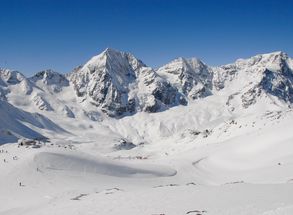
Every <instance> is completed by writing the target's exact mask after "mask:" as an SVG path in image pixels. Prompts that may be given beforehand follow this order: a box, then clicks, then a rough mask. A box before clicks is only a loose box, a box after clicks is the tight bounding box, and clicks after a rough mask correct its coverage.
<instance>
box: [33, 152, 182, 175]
mask: <svg viewBox="0 0 293 215" xmlns="http://www.w3.org/2000/svg"><path fill="white" fill-rule="evenodd" d="M34 161H35V163H36V165H37V167H38V168H39V169H40V170H43V171H47V170H53V171H54V170H55V171H71V172H79V173H81V174H86V173H87V174H88V173H92V174H101V175H109V176H115V177H147V178H148V177H169V176H174V175H176V170H173V169H171V168H169V167H165V166H159V165H150V164H149V165H146V164H143V165H134V164H127V163H123V162H115V161H111V160H107V159H105V158H102V157H97V156H96V157H91V156H88V155H80V154H73V153H71V154H65V153H64V154H61V153H50V152H42V153H39V154H37V155H35V157H34Z"/></svg>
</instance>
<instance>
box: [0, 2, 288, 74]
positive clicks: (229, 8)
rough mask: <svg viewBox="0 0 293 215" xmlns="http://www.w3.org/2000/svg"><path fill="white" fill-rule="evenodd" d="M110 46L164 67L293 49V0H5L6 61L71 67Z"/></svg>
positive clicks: (1, 20) (0, 53)
mask: <svg viewBox="0 0 293 215" xmlns="http://www.w3.org/2000/svg"><path fill="white" fill-rule="evenodd" d="M106 47H111V48H114V49H118V50H122V51H128V52H131V53H133V54H134V55H135V56H137V57H138V58H140V59H142V60H143V61H144V62H145V63H146V64H148V65H150V66H152V67H158V66H160V65H163V64H165V63H167V62H169V61H170V60H172V59H174V58H176V57H179V56H183V57H198V58H200V59H202V60H203V61H204V62H206V63H207V64H210V65H220V64H225V63H230V62H233V61H234V60H235V59H236V58H240V57H242V58H244V57H249V56H252V55H255V54H258V53H265V52H271V51H277V50H282V51H285V52H287V53H288V54H289V55H291V56H293V1H292V0H263V1H260V0H226V1H225V0H222V1H220V0H201V1H197V0H176V1H175V0H144V1H143V0H132V1H131V0H124V1H123V0H105V1H98V0H96V1H94V0H0V67H8V68H11V69H17V70H20V71H22V72H23V73H25V74H26V75H31V74H33V73H35V72H37V71H40V70H42V69H47V68H52V69H54V70H56V71H59V72H68V71H71V70H72V69H73V68H74V67H76V66H78V65H80V64H83V63H85V62H86V61H87V60H88V59H89V58H90V57H91V56H93V55H96V54H98V53H100V52H101V51H102V50H104V49H105V48H106Z"/></svg>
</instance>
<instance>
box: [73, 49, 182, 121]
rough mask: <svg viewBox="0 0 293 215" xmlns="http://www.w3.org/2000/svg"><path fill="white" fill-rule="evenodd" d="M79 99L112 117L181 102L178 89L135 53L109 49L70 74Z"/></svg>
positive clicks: (153, 110) (151, 110)
mask: <svg viewBox="0 0 293 215" xmlns="http://www.w3.org/2000/svg"><path fill="white" fill-rule="evenodd" d="M70 81H71V82H72V84H73V86H74V89H75V91H76V94H77V96H78V97H82V98H83V101H85V100H86V99H89V100H90V102H91V103H93V104H94V105H96V106H97V107H100V108H102V110H103V111H104V112H106V113H107V114H109V115H111V116H120V115H123V114H126V113H133V112H135V111H138V110H146V111H150V112H155V111H157V110H159V109H161V108H165V107H166V106H169V105H171V106H172V105H175V103H177V100H178V98H177V97H178V96H177V89H176V88H174V87H172V86H171V85H170V84H169V83H168V82H167V81H166V80H163V79H161V78H160V77H158V75H157V73H156V72H155V71H154V70H153V69H151V68H150V67H147V66H146V65H145V64H144V63H142V61H140V60H138V59H137V58H135V57H134V56H133V55H132V54H129V53H126V52H119V51H116V50H113V49H109V48H108V49H106V50H105V51H103V52H102V53H101V54H99V55H97V56H95V57H93V58H91V59H90V60H89V61H88V62H87V63H86V64H85V65H84V66H81V67H80V68H78V69H76V70H75V71H74V72H72V73H71V74H70Z"/></svg>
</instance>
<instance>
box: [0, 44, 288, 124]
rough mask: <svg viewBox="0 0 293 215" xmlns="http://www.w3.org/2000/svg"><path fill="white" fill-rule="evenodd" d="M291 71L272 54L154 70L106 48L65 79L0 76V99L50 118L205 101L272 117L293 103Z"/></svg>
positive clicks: (181, 62) (49, 74) (179, 62)
mask: <svg viewBox="0 0 293 215" xmlns="http://www.w3.org/2000/svg"><path fill="white" fill-rule="evenodd" d="M292 65H293V63H292V59H291V58H289V57H288V56H287V54H285V53H283V52H274V53H269V54H262V55H256V56H254V57H251V58H249V59H239V60H237V61H236V62H235V63H233V64H228V65H224V66H220V67H210V66H208V65H206V64H205V63H203V62H202V61H200V60H199V59H196V58H191V59H184V58H178V59H175V60H174V61H172V62H170V63H168V64H166V65H164V66H162V67H160V68H159V69H157V70H154V69H152V68H150V67H148V66H146V65H145V64H144V63H143V62H142V61H141V60H138V59H137V58H136V57H134V56H133V55H132V54H130V53H126V52H120V51H117V50H114V49H109V48H108V49H106V50H105V51H103V52H102V53H101V54H99V55H97V56H94V57H92V58H91V59H90V60H89V61H88V62H87V63H85V64H84V65H82V66H79V67H77V68H76V69H74V70H73V71H72V72H71V73H69V74H66V75H63V74H59V73H57V72H55V71H52V70H44V71H41V72H39V73H37V74H36V75H34V76H33V77H30V78H26V77H25V76H24V75H23V74H21V73H20V72H18V71H11V70H8V69H1V70H0V98H1V100H2V101H3V102H4V101H5V102H7V103H9V104H10V105H12V106H15V108H18V109H22V110H24V111H27V112H31V113H35V112H37V113H39V114H41V115H43V116H44V117H48V118H50V119H51V118H52V117H53V118H54V117H55V116H58V118H65V119H68V118H72V119H76V120H84V119H85V120H94V121H102V120H104V119H107V117H114V118H121V117H125V116H131V115H135V114H138V113H140V112H151V113H155V112H162V111H168V109H170V108H171V109H172V107H173V108H174V107H176V106H186V105H187V106H190V104H192V103H197V102H201V101H205V100H207V99H209V100H213V101H217V102H218V101H220V103H221V105H224V110H227V111H232V112H235V114H237V113H242V111H243V110H245V109H247V112H249V109H254V108H257V107H259V108H264V107H265V109H267V110H275V109H278V108H287V107H290V106H291V103H292V102H293V73H292V71H293V66H292ZM207 109H208V107H207Z"/></svg>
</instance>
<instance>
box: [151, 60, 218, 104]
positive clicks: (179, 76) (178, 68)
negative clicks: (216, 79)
mask: <svg viewBox="0 0 293 215" xmlns="http://www.w3.org/2000/svg"><path fill="white" fill-rule="evenodd" d="M157 73H158V74H160V75H161V76H162V77H164V78H166V79H167V80H168V81H169V82H170V83H172V85H174V86H175V87H176V88H177V89H178V90H179V92H181V93H182V94H184V95H185V96H186V97H187V98H189V99H192V100H195V99H198V98H203V97H206V96H209V95H211V94H212V92H211V90H212V88H213V86H212V80H213V72H212V69H211V68H209V67H208V66H207V65H205V64H204V63H203V62H201V61H200V60H198V59H196V58H191V59H184V58H178V59H176V60H174V61H172V62H170V63H168V64H167V65H165V66H163V67H161V68H159V69H158V70H157Z"/></svg>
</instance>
